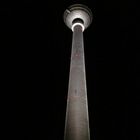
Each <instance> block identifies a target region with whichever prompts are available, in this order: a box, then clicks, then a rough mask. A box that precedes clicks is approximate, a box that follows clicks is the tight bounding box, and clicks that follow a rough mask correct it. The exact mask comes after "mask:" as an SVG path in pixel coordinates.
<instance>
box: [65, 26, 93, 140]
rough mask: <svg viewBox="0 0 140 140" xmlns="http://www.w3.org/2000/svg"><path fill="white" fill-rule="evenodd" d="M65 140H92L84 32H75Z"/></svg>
mask: <svg viewBox="0 0 140 140" xmlns="http://www.w3.org/2000/svg"><path fill="white" fill-rule="evenodd" d="M64 139H65V140H90V134H89V119H88V103H87V89H86V75H85V60H84V42H83V32H82V27H81V26H80V25H76V26H75V27H74V30H73V39H72V52H71V64H70V77H69V88H68V98H67V112H66V122H65V138H64Z"/></svg>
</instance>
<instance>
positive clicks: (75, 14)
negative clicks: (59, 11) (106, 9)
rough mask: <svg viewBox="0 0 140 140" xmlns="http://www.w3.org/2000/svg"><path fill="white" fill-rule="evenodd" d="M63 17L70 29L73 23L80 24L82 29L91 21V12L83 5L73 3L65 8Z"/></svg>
mask: <svg viewBox="0 0 140 140" xmlns="http://www.w3.org/2000/svg"><path fill="white" fill-rule="evenodd" d="M63 18H64V22H65V24H66V25H67V26H68V27H69V28H70V29H71V30H73V28H74V26H75V25H81V26H82V28H83V31H84V29H86V28H87V27H88V26H89V25H90V24H91V22H92V12H91V10H90V9H89V8H88V7H87V6H85V5H82V4H74V5H71V6H70V7H68V8H67V9H66V10H65V12H64V16H63Z"/></svg>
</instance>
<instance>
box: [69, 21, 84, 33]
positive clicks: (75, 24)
mask: <svg viewBox="0 0 140 140" xmlns="http://www.w3.org/2000/svg"><path fill="white" fill-rule="evenodd" d="M77 25H80V26H81V27H82V31H84V30H85V27H84V25H83V24H82V23H74V24H73V25H72V27H71V29H72V31H74V27H75V26H77Z"/></svg>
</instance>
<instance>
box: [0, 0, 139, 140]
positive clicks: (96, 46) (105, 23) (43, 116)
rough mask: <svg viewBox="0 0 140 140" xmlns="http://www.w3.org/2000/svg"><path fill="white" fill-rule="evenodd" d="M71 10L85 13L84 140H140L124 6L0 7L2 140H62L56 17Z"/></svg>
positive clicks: (60, 26)
mask: <svg viewBox="0 0 140 140" xmlns="http://www.w3.org/2000/svg"><path fill="white" fill-rule="evenodd" d="M75 3H82V4H85V5H87V6H88V7H89V8H90V9H91V10H92V12H93V22H92V24H91V26H90V27H89V28H88V29H87V30H85V32H84V45H85V63H86V79H87V93H88V105H89V120H90V134H91V140H120V139H122V140H127V139H131V140H136V139H140V135H139V131H140V129H139V128H140V121H139V117H138V113H139V109H140V108H139V107H140V104H139V95H138V93H139V92H138V90H139V84H140V82H139V79H140V73H139V71H140V69H139V68H138V65H139V64H140V61H139V59H140V53H139V52H140V51H139V46H138V45H137V40H138V37H137V36H136V30H137V28H138V25H137V24H136V20H138V15H137V8H136V3H135V1H132V0H131V1H127V0H115V1H114V0H71V1H70V2H69V1H67V0H46V1H37V2H35V1H33V0H24V1H22V2H20V3H12V2H11V3H8V2H7V3H5V4H4V5H1V8H0V22H1V27H0V28H1V35H2V37H1V47H2V48H4V52H3V51H2V52H1V53H2V54H4V56H2V59H1V60H2V64H3V66H2V68H1V69H2V70H3V73H2V76H4V80H3V84H2V85H5V87H4V91H3V95H4V98H1V100H2V101H4V104H3V105H2V110H3V111H4V113H1V115H2V117H3V120H2V122H3V123H4V124H5V125H4V126H5V128H3V131H6V134H5V139H6V137H11V139H18V140H63V135H64V125H65V113H66V101H67V92H68V80H69V68H70V55H71V43H72V42H71V41H72V31H71V30H70V29H68V27H67V26H65V24H64V22H63V12H64V10H65V9H66V8H67V7H68V6H70V5H71V4H75ZM137 32H138V31H137ZM5 108H6V110H5ZM5 139H4V140H5Z"/></svg>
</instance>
